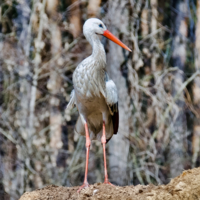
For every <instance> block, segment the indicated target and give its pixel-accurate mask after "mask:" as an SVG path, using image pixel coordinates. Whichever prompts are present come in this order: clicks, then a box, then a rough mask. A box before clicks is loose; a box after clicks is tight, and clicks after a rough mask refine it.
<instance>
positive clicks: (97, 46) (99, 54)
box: [87, 34, 106, 63]
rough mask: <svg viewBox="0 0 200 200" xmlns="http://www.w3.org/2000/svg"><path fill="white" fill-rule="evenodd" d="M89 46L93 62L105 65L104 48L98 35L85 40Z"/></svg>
mask: <svg viewBox="0 0 200 200" xmlns="http://www.w3.org/2000/svg"><path fill="white" fill-rule="evenodd" d="M87 39H88V41H89V42H90V44H91V45H92V55H91V56H92V57H93V58H94V59H95V60H100V61H101V62H104V63H106V53H105V50H104V47H103V45H102V43H101V41H100V39H99V37H98V35H96V34H94V35H91V37H89V38H87Z"/></svg>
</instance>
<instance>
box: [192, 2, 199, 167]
mask: <svg viewBox="0 0 200 200" xmlns="http://www.w3.org/2000/svg"><path fill="white" fill-rule="evenodd" d="M196 16H197V23H196V42H195V68H196V70H200V0H197V14H196ZM192 90H193V103H194V106H195V110H196V111H197V113H198V115H196V116H195V120H194V125H193V138H192V148H193V157H192V164H193V167H195V164H196V161H197V157H198V154H199V151H200V77H196V78H195V80H194V84H193V88H192Z"/></svg>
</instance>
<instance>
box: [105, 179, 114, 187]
mask: <svg viewBox="0 0 200 200" xmlns="http://www.w3.org/2000/svg"><path fill="white" fill-rule="evenodd" d="M103 183H104V184H108V185H112V186H115V185H113V184H112V183H111V182H109V181H108V180H105V181H104V182H103Z"/></svg>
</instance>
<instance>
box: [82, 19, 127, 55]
mask: <svg viewBox="0 0 200 200" xmlns="http://www.w3.org/2000/svg"><path fill="white" fill-rule="evenodd" d="M83 34H84V35H85V37H86V38H87V37H88V36H89V35H91V34H97V35H103V36H105V37H107V38H108V39H109V40H112V41H113V42H115V43H116V44H118V45H119V46H121V47H123V48H124V49H126V50H128V51H131V49H129V48H128V47H127V46H126V45H125V44H124V43H122V42H121V41H120V40H119V39H118V38H117V37H115V36H114V35H113V34H112V33H111V32H110V31H108V30H107V28H106V26H105V24H104V23H103V22H102V21H101V20H99V19H97V18H90V19H88V20H87V21H86V22H85V24H84V25H83Z"/></svg>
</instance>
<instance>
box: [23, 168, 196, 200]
mask: <svg viewBox="0 0 200 200" xmlns="http://www.w3.org/2000/svg"><path fill="white" fill-rule="evenodd" d="M77 189H78V187H61V186H54V185H50V186H47V187H45V188H42V189H38V190H36V191H33V192H26V193H25V194H24V195H23V196H22V197H21V198H20V200H76V199H78V200H89V199H90V200H106V199H109V200H112V199H113V200H118V199H119V200H121V199H122V200H132V199H134V200H139V199H140V200H186V199H187V200H200V167H199V168H195V169H192V170H187V171H184V172H183V173H182V174H181V175H180V176H178V177H176V178H174V179H172V180H171V182H170V183H169V184H167V185H159V186H155V185H147V186H143V185H137V186H125V187H119V186H110V185H104V184H102V183H97V184H94V185H91V186H90V187H89V188H87V189H84V190H82V191H81V192H80V193H79V194H78V193H77Z"/></svg>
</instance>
